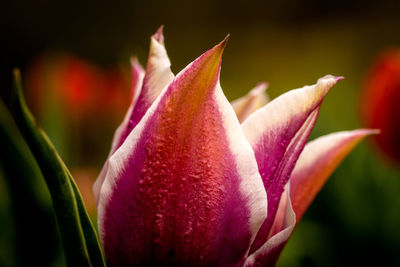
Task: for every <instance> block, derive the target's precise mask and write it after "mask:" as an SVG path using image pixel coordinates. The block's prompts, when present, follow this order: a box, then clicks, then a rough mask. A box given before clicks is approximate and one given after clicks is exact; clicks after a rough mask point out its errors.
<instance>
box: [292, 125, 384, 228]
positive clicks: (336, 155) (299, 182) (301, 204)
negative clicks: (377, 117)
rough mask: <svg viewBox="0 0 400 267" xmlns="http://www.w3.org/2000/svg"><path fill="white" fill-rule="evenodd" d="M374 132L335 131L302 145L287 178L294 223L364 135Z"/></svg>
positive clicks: (361, 130)
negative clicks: (294, 214) (302, 148)
mask: <svg viewBox="0 0 400 267" xmlns="http://www.w3.org/2000/svg"><path fill="white" fill-rule="evenodd" d="M376 133H377V131H376V130H366V129H359V130H354V131H346V132H338V133H333V134H329V135H326V136H323V137H320V138H318V139H315V140H314V141H312V142H310V143H308V144H307V145H306V147H305V148H304V150H303V152H302V153H301V155H300V157H299V160H298V161H297V164H296V167H295V168H294V170H293V173H292V175H291V178H290V185H291V194H290V197H291V202H292V205H293V209H294V211H295V213H296V220H297V221H299V220H300V219H301V217H302V216H303V214H304V212H305V211H306V209H307V208H308V206H309V205H310V203H311V202H312V200H313V199H314V198H315V196H316V194H317V193H318V192H319V190H320V189H321V187H322V186H323V185H324V183H325V182H326V180H327V179H328V177H329V176H330V175H331V174H332V172H333V171H334V170H335V169H336V167H337V166H338V165H339V164H340V162H341V161H342V160H343V159H344V158H345V157H346V155H347V154H348V153H350V151H351V150H352V149H353V148H354V147H355V146H356V145H357V144H358V143H359V142H360V141H361V140H362V139H363V138H364V137H365V136H367V135H370V134H376Z"/></svg>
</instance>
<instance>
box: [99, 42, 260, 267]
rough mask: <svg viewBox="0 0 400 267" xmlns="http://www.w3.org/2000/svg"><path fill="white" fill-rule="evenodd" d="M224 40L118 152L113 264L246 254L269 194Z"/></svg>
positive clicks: (106, 241) (108, 215)
mask: <svg viewBox="0 0 400 267" xmlns="http://www.w3.org/2000/svg"><path fill="white" fill-rule="evenodd" d="M225 43H226V40H224V41H223V42H222V43H220V44H219V45H217V46H215V47H214V48H212V49H211V50H209V51H207V52H206V53H204V54H203V55H202V56H201V57H199V58H198V59H197V60H195V61H194V62H193V63H191V64H190V65H189V66H188V67H186V68H185V69H184V70H183V71H182V72H181V73H180V74H178V76H177V77H176V79H175V80H174V81H173V82H172V83H171V84H170V85H169V87H168V88H167V89H166V90H165V91H163V92H162V94H161V95H160V97H159V98H157V100H156V101H155V102H154V103H153V104H152V106H151V107H150V109H149V110H148V112H147V113H146V114H145V116H144V117H143V119H142V120H141V121H140V122H139V124H138V125H137V126H136V127H135V128H134V129H133V131H132V132H131V133H130V135H129V136H128V138H127V139H126V140H125V142H124V143H123V144H122V146H121V147H120V149H118V150H117V151H116V152H115V153H114V154H113V155H112V157H111V158H110V160H109V168H108V172H107V175H106V179H105V181H104V185H103V186H102V188H101V194H100V202H99V205H98V213H99V216H98V222H99V231H100V235H101V238H102V241H103V245H104V250H105V254H106V257H107V261H108V262H109V263H110V264H111V265H122V266H131V265H177V266H181V265H202V266H215V265H236V264H243V263H244V260H245V257H246V255H247V252H248V249H249V246H250V244H251V241H252V240H253V239H254V236H255V234H256V233H257V231H258V229H259V227H260V226H261V224H262V222H263V221H264V220H265V218H266V211H267V198H266V194H265V190H264V188H263V186H262V181H261V177H260V175H259V173H258V169H257V162H256V160H255V158H254V154H253V151H252V149H251V146H250V145H249V144H248V142H247V141H246V138H245V136H244V134H243V132H242V130H241V126H240V125H239V123H238V121H237V119H236V116H235V114H234V111H233V109H232V107H231V106H230V104H229V102H228V101H227V100H226V98H225V96H224V95H223V93H222V90H221V88H220V86H219V70H220V62H221V56H222V51H223V49H224V47H225Z"/></svg>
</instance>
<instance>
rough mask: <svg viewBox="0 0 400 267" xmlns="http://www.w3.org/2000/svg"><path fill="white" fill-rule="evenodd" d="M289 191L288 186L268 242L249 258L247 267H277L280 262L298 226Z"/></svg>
mask: <svg viewBox="0 0 400 267" xmlns="http://www.w3.org/2000/svg"><path fill="white" fill-rule="evenodd" d="M289 191H290V189H289V187H288V184H287V186H286V187H285V190H284V192H283V193H282V198H281V200H280V203H279V209H278V213H277V215H276V218H275V222H274V224H273V227H272V229H271V232H270V234H269V238H268V241H266V242H265V243H264V244H263V245H262V246H261V247H260V248H258V249H257V250H256V251H255V252H254V253H253V254H251V255H250V256H249V257H248V258H247V260H246V262H245V266H275V264H276V262H277V261H278V258H279V256H280V254H281V252H282V250H283V248H284V246H285V244H286V242H287V241H288V239H289V237H290V235H291V234H292V232H293V229H294V226H295V224H296V215H295V213H294V211H293V208H292V205H291V203H290V201H288V200H289Z"/></svg>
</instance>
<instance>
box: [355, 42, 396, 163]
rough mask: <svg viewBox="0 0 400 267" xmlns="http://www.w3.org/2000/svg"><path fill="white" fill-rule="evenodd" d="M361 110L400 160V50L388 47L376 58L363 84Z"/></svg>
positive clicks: (382, 145) (385, 147)
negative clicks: (388, 48)
mask: <svg viewBox="0 0 400 267" xmlns="http://www.w3.org/2000/svg"><path fill="white" fill-rule="evenodd" d="M362 93H363V95H362V98H361V114H362V119H363V121H364V123H365V126H366V127H370V128H377V129H380V130H381V134H379V135H375V136H373V138H374V140H375V143H376V144H377V146H378V147H379V149H380V150H381V151H382V152H383V153H384V154H385V155H386V156H387V157H388V158H390V159H391V160H392V161H394V162H395V163H397V164H399V163H400V50H395V49H391V50H387V51H385V52H383V53H382V54H381V55H380V56H378V58H377V59H376V60H375V62H374V64H373V65H372V67H371V68H370V70H369V72H368V74H367V76H366V78H365V80H364V86H363V92H362Z"/></svg>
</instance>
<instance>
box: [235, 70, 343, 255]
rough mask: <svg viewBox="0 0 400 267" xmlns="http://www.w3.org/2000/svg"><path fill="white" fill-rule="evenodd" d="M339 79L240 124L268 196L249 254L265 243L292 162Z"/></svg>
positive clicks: (285, 96) (330, 78)
mask: <svg viewBox="0 0 400 267" xmlns="http://www.w3.org/2000/svg"><path fill="white" fill-rule="evenodd" d="M340 79H341V78H337V77H333V76H326V77H324V78H321V79H319V80H318V82H317V84H315V85H313V86H305V87H303V88H301V89H297V90H292V91H290V92H288V93H286V94H283V95H282V96H280V97H278V98H276V99H275V100H273V101H272V102H270V103H268V104H267V105H266V106H265V107H263V108H261V109H259V110H258V111H256V112H254V113H253V114H252V115H251V116H250V117H249V118H248V119H247V120H245V122H244V123H243V124H242V128H243V131H244V133H245V135H246V137H247V140H248V141H249V142H250V144H251V146H252V147H253V150H254V153H255V156H256V159H257V163H258V169H259V171H260V174H261V177H262V179H263V183H264V187H265V190H266V192H267V196H268V218H267V220H266V221H265V222H264V223H263V226H262V227H261V229H260V231H259V233H258V234H257V237H256V240H255V241H254V243H253V244H252V247H251V249H250V253H252V252H254V251H255V250H256V249H257V248H259V247H260V246H261V245H262V244H264V243H265V241H266V239H267V237H268V233H269V232H270V229H271V226H272V223H273V221H274V219H275V215H276V211H277V208H278V204H279V200H280V199H281V195H282V192H283V189H284V186H285V184H286V183H287V181H288V180H289V177H290V174H291V172H292V170H293V168H294V166H295V163H296V161H297V159H298V157H299V155H300V152H301V151H302V150H303V148H304V146H305V144H306V142H307V139H308V137H309V135H310V133H311V131H312V129H313V127H314V124H315V121H316V119H317V116H318V112H319V108H320V105H321V103H322V101H323V99H324V97H325V96H326V94H327V93H328V91H329V89H330V88H332V86H334V85H335V84H336V83H337V81H338V80H340Z"/></svg>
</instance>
